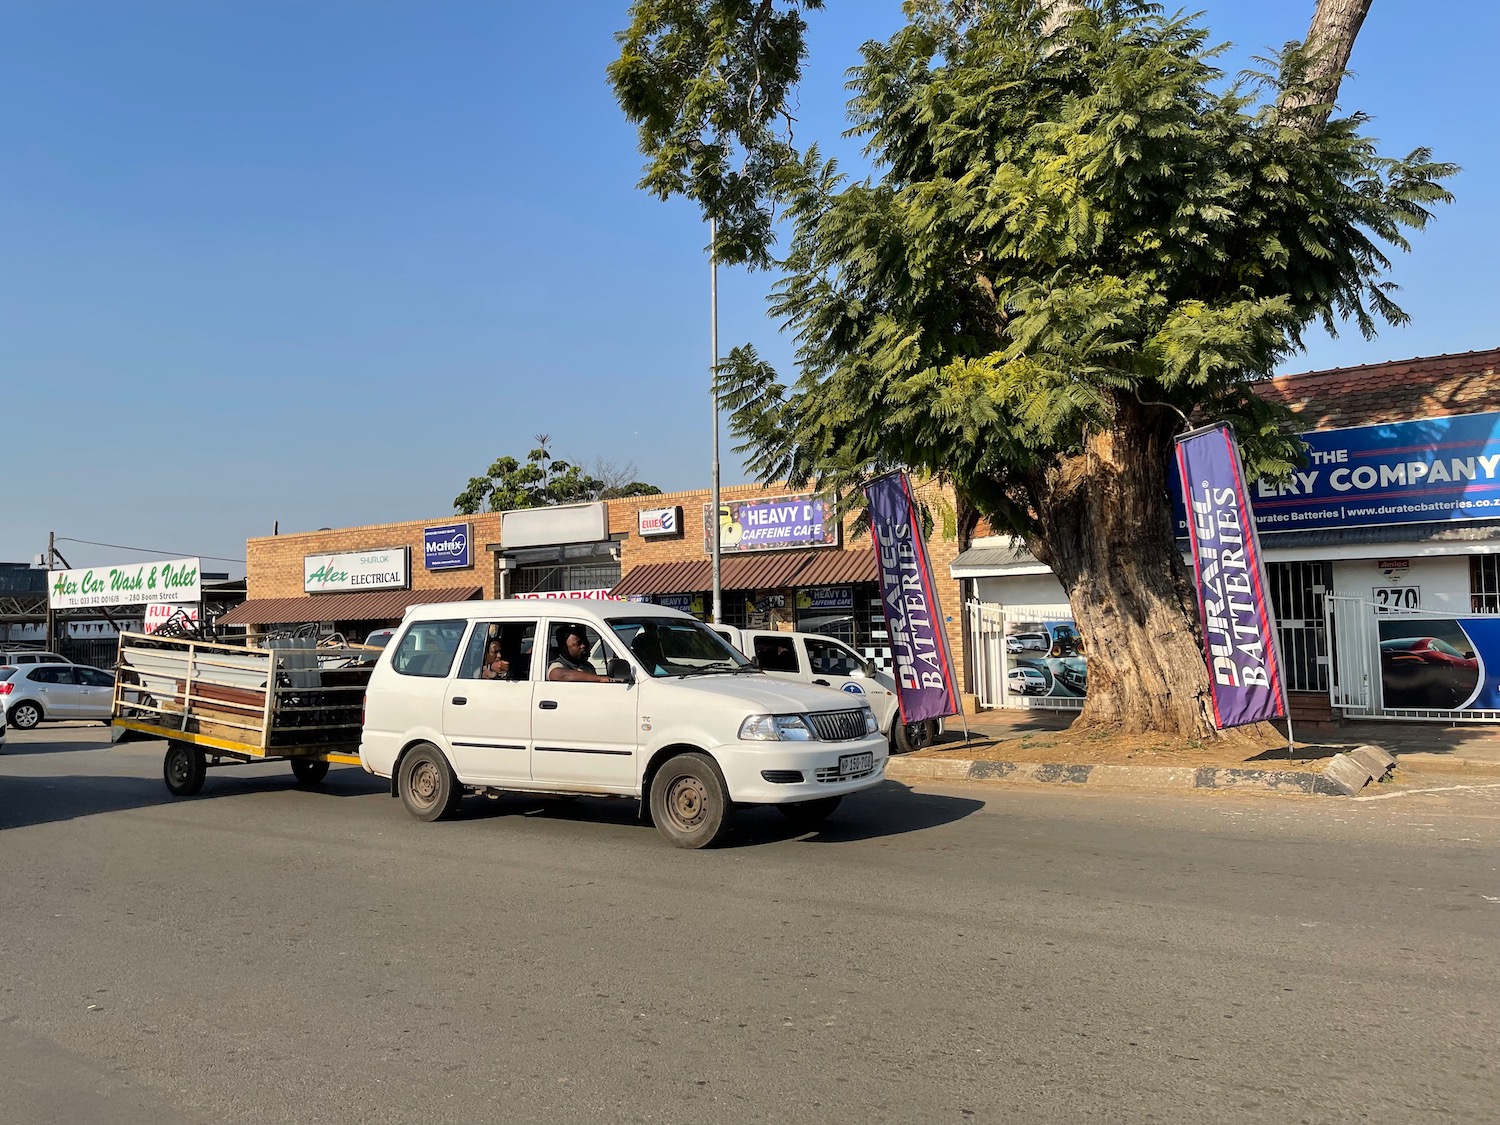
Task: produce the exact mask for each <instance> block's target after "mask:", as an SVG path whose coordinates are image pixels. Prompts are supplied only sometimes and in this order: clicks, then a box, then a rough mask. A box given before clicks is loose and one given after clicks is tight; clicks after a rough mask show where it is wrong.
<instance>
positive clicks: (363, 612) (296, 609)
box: [219, 586, 483, 625]
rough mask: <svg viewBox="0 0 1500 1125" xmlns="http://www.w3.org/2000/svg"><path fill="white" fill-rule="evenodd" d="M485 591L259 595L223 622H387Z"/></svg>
mask: <svg viewBox="0 0 1500 1125" xmlns="http://www.w3.org/2000/svg"><path fill="white" fill-rule="evenodd" d="M481 593H483V590H482V589H481V588H480V587H478V586H452V587H444V588H442V589H438V590H371V591H369V592H368V593H359V594H319V595H318V596H317V597H313V596H311V595H308V596H306V597H301V598H256V599H254V600H252V601H248V602H242V603H240V604H239V605H237V606H235V607H234V608H233V609H231V610H230V611H229V612H228V613H226V614H225V615H224V616H223V617H221V618H219V623H220V624H221V625H300V624H304V623H306V622H309V621H384V620H387V619H389V618H397V617H400V616H401V615H402V614H403V613H404V612H405V611H406V607H407V606H411V605H426V604H429V603H431V602H466V601H469V600H470V599H471V598H477V597H479V595H480V594H481Z"/></svg>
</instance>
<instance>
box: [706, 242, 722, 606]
mask: <svg viewBox="0 0 1500 1125" xmlns="http://www.w3.org/2000/svg"><path fill="white" fill-rule="evenodd" d="M708 271H709V272H708V303H709V325H710V327H709V342H710V347H711V348H712V351H713V366H712V367H710V368H709V381H708V393H709V395H711V396H712V398H713V402H714V473H713V497H712V500H711V501H710V509H711V511H710V518H709V534H710V535H712V536H713V538H712V539H711V540H710V542H711V543H712V544H713V547H712V556H713V616H711V617H710V618H709V620H710V621H712V622H713V623H714V624H715V625H719V624H722V623H723V621H724V601H723V592H722V590H721V588H720V582H719V576H720V566H721V563H722V555H723V549H722V548H721V547H720V546H719V536H720V535H721V534H722V533H723V525H722V524H720V523H719V389H718V387H717V386H715V381H716V380H717V379H718V377H719V224H718V221H717V220H716V219H713V218H710V219H709V220H708Z"/></svg>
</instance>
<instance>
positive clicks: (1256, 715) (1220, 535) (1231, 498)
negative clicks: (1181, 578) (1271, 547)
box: [1177, 425, 1286, 730]
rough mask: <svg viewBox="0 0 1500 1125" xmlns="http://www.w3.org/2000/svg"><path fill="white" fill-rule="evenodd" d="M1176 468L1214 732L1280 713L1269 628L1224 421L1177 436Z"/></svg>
mask: <svg viewBox="0 0 1500 1125" xmlns="http://www.w3.org/2000/svg"><path fill="white" fill-rule="evenodd" d="M1177 470H1178V474H1179V479H1180V480H1181V481H1182V492H1183V504H1184V506H1185V508H1186V510H1187V512H1188V513H1189V518H1188V539H1189V540H1190V542H1191V543H1192V548H1193V570H1194V572H1195V574H1196V576H1197V587H1198V613H1199V616H1200V617H1201V619H1202V621H1203V655H1204V659H1205V660H1206V661H1207V662H1208V684H1209V692H1210V695H1211V697H1212V699H1213V705H1214V725H1215V726H1216V727H1218V728H1219V729H1220V730H1223V729H1224V728H1225V727H1238V726H1243V725H1245V724H1246V723H1258V722H1260V721H1262V720H1264V719H1274V718H1280V717H1281V716H1283V715H1285V714H1286V692H1285V690H1284V689H1283V687H1282V683H1281V660H1280V658H1279V657H1280V654H1279V653H1278V652H1277V649H1276V631H1275V629H1274V628H1273V627H1272V624H1271V614H1270V611H1269V607H1268V606H1267V603H1266V579H1265V570H1264V567H1263V565H1262V563H1261V558H1260V540H1259V539H1258V538H1257V536H1256V533H1255V518H1254V516H1253V514H1252V513H1251V511H1250V506H1249V505H1248V504H1247V503H1246V502H1245V470H1244V466H1243V465H1242V464H1241V463H1240V450H1239V446H1237V445H1236V444H1235V441H1234V435H1233V434H1232V433H1231V432H1230V430H1229V427H1228V426H1224V425H1218V426H1210V427H1208V428H1206V429H1201V430H1194V431H1193V432H1192V433H1188V434H1183V435H1182V436H1181V437H1180V438H1178V439H1177Z"/></svg>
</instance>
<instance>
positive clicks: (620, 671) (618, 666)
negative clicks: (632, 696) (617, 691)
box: [604, 656, 635, 684]
mask: <svg viewBox="0 0 1500 1125" xmlns="http://www.w3.org/2000/svg"><path fill="white" fill-rule="evenodd" d="M604 674H605V675H606V676H608V677H609V678H610V679H612V680H619V681H620V682H621V683H626V684H633V683H635V669H634V668H632V667H631V666H630V661H628V660H622V659H621V658H620V657H618V656H617V657H615V658H614V659H613V660H611V661H610V662H609V665H608V667H607V668H606V669H605V672H604Z"/></svg>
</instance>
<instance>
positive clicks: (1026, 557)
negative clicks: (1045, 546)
mask: <svg viewBox="0 0 1500 1125" xmlns="http://www.w3.org/2000/svg"><path fill="white" fill-rule="evenodd" d="M1041 565H1042V563H1041V560H1039V559H1038V558H1037V557H1036V556H1035V555H1033V554H1032V553H1031V552H1030V551H1028V550H1027V549H1026V548H1025V547H1024V546H1022V545H1021V544H1020V543H1016V544H1015V545H1014V546H1010V547H970V548H969V549H968V550H967V551H964V552H963V553H962V554H960V555H959V556H958V558H956V559H954V560H953V562H951V563H950V564H949V565H948V573H949V574H950V575H951V576H952V577H954V578H974V577H980V576H979V575H976V574H975V573H974V572H975V571H981V570H983V571H991V570H995V571H998V570H1014V569H1015V568H1017V567H1034V566H1041Z"/></svg>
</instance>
